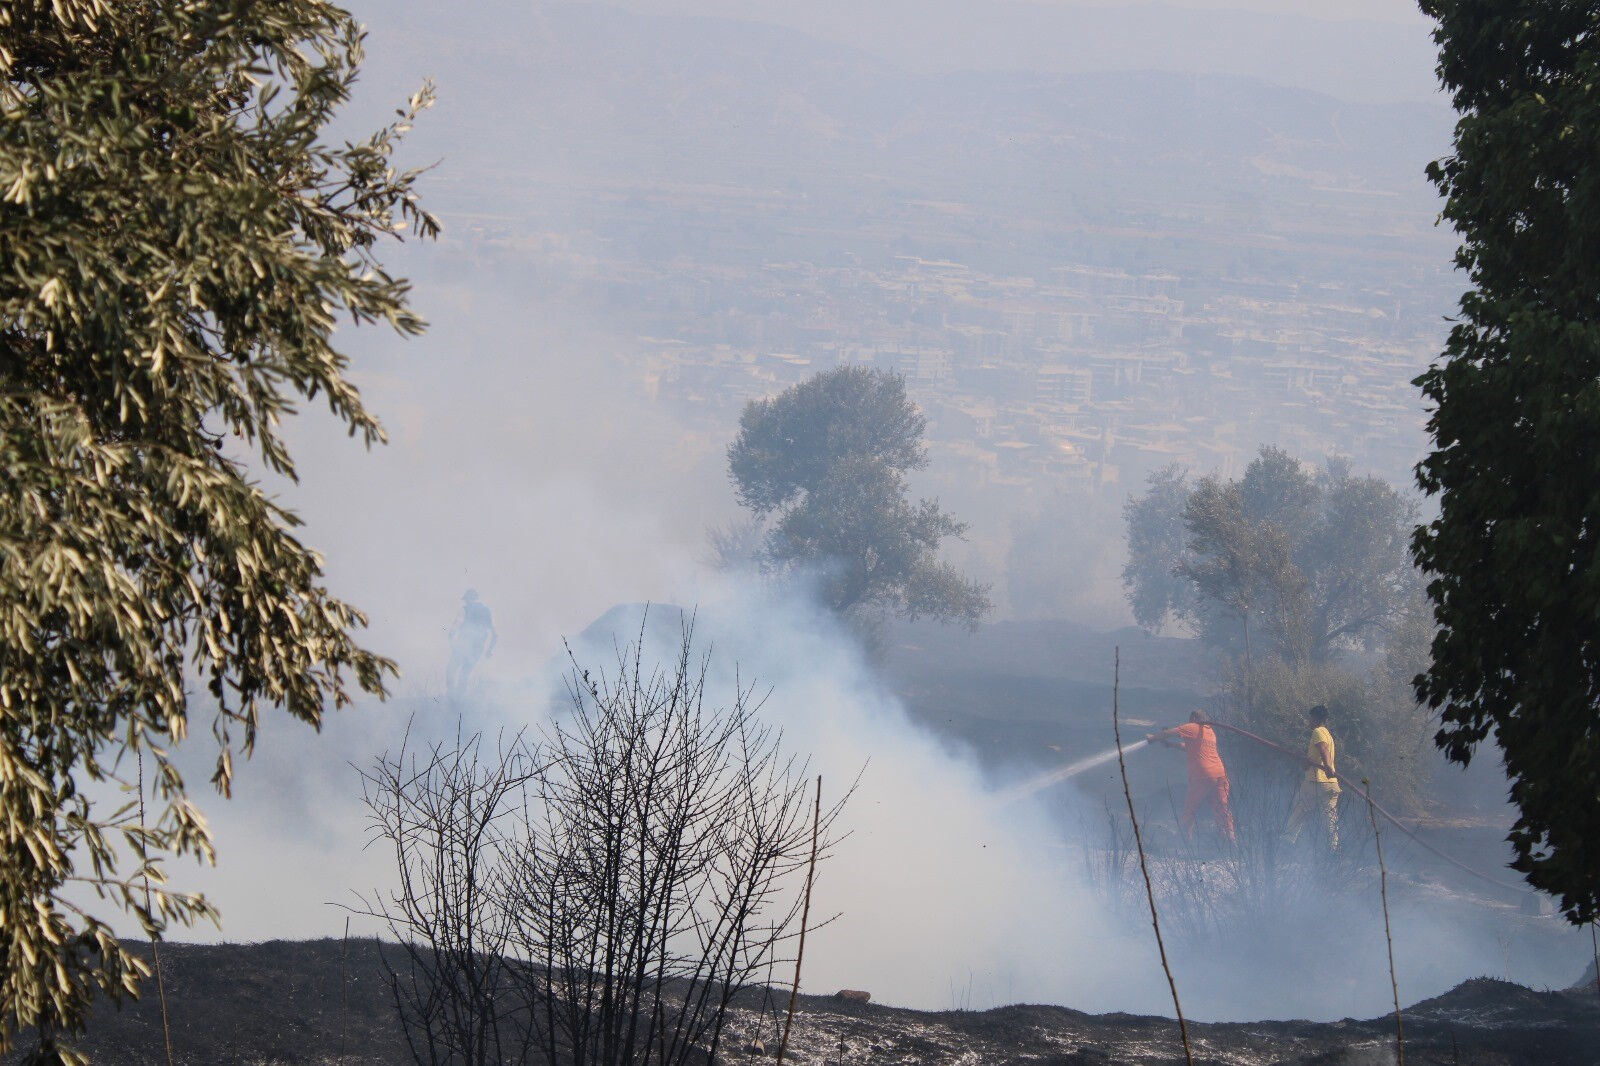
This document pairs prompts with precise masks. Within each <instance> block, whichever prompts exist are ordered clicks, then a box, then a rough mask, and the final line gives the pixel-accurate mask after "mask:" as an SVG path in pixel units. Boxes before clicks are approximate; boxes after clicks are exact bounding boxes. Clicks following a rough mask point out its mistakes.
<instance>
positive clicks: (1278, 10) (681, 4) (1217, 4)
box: [616, 0, 1428, 26]
mask: <svg viewBox="0 0 1600 1066" xmlns="http://www.w3.org/2000/svg"><path fill="white" fill-rule="evenodd" d="M616 6H618V7H626V8H630V9H632V10H635V11H649V12H653V13H657V14H672V15H717V16H721V17H727V18H747V19H760V20H762V21H767V20H771V21H775V22H783V23H795V22H800V21H803V20H806V19H820V20H826V19H831V18H834V17H837V15H839V14H840V13H841V12H842V11H844V10H850V11H855V12H860V13H865V14H873V13H879V14H889V13H897V12H909V11H913V10H914V11H916V12H917V13H918V14H919V15H920V16H921V17H925V18H944V19H949V20H951V21H958V20H966V19H982V18H985V17H989V16H991V15H992V14H993V13H994V11H995V10H996V9H1000V8H1011V9H1019V8H1041V9H1049V8H1077V9H1084V8H1088V9H1095V8H1120V9H1147V10H1153V9H1159V8H1160V7H1187V8H1204V9H1208V10H1216V11H1254V12H1259V13H1261V14H1268V15H1304V16H1309V17H1311V18H1316V19H1323V20H1327V21H1350V20H1357V19H1367V20H1371V21H1374V22H1392V23H1395V24H1398V25H1418V26H1422V25H1427V24H1428V19H1427V18H1426V17H1424V16H1423V14H1422V12H1421V10H1419V9H1418V7H1417V5H1416V4H1415V3H1412V2H1411V0H1337V2H1336V3H1333V4H1314V3H1307V2H1306V0H1168V2H1167V3H1165V4H1151V3H1149V2H1148V0H1122V2H1120V3H1119V2H1117V0H1110V2H1107V0H1096V2H1091V3H1083V2H1080V0H914V3H910V2H907V0H858V2H856V3H852V4H848V5H844V4H837V3H834V2H833V0H821V2H811V3H805V4H794V3H789V2H785V0H617V2H616Z"/></svg>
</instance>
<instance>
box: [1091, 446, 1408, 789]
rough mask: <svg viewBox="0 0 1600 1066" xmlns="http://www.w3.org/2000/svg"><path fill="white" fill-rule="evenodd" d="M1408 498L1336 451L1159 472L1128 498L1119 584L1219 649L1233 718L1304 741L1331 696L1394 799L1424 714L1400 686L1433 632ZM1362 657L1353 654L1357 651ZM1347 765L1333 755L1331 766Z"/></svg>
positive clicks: (1349, 751)
mask: <svg viewBox="0 0 1600 1066" xmlns="http://www.w3.org/2000/svg"><path fill="white" fill-rule="evenodd" d="M1414 516H1415V508H1414V506H1413V505H1412V504H1411V502H1410V501H1408V500H1406V499H1405V498H1404V497H1403V496H1401V495H1400V494H1399V493H1398V492H1396V491H1395V489H1394V488H1393V487H1392V486H1390V485H1388V484H1386V483H1385V482H1383V481H1382V480H1380V479H1378V478H1372V477H1359V476H1356V475H1355V474H1354V473H1352V472H1351V471H1350V469H1349V468H1348V466H1347V465H1346V464H1344V463H1342V462H1339V461H1330V462H1329V463H1328V465H1327V466H1326V467H1325V468H1324V469H1322V470H1320V471H1315V472H1313V471H1310V470H1307V469H1306V468H1305V467H1303V466H1302V465H1301V464H1300V463H1299V462H1298V461H1297V460H1296V459H1295V458H1294V457H1293V456H1291V455H1289V454H1288V453H1286V452H1284V451H1282V450H1281V449H1277V448H1263V449H1262V451H1261V453H1260V455H1259V456H1258V457H1257V458H1256V459H1255V460H1254V461H1252V462H1251V463H1250V465H1249V466H1248V467H1247V468H1246V469H1245V472H1244V474H1243V475H1242V476H1241V477H1240V478H1238V479H1237V480H1228V479H1223V478H1219V477H1206V478H1202V479H1200V480H1199V481H1198V482H1195V483H1194V484H1192V485H1191V484H1190V483H1189V482H1188V481H1187V479H1186V478H1185V477H1184V475H1183V474H1182V472H1181V471H1179V470H1177V469H1176V468H1168V469H1167V470H1163V471H1160V472H1158V473H1157V474H1155V475H1153V476H1152V477H1151V479H1150V481H1149V489H1148V491H1147V492H1146V493H1145V495H1143V496H1141V497H1136V498H1134V499H1132V500H1130V501H1129V502H1128V505H1127V507H1126V508H1125V509H1124V517H1125V519H1126V521H1127V526H1128V563H1127V565H1126V567H1125V568H1124V570H1123V584H1124V586H1125V587H1126V588H1127V590H1128V598H1129V601H1130V602H1131V603H1132V604H1133V607H1134V611H1135V617H1136V618H1137V619H1138V621H1139V622H1140V624H1141V625H1144V626H1146V627H1147V628H1156V627H1158V626H1160V625H1161V624H1163V623H1165V622H1166V621H1167V620H1168V619H1176V620H1177V621H1179V622H1181V623H1183V624H1185V625H1187V626H1189V627H1190V628H1191V629H1193V630H1194V632H1195V633H1196V634H1197V635H1198V636H1199V637H1200V638H1201V639H1202V640H1204V641H1205V642H1206V643H1208V644H1210V645H1212V646H1213V647H1215V648H1217V649H1218V650H1219V652H1221V653H1222V656H1223V662H1224V669H1223V675H1224V678H1225V685H1226V689H1227V693H1228V696H1229V700H1230V702H1231V704H1232V706H1231V708H1230V715H1231V716H1232V717H1233V718H1234V719H1235V720H1236V721H1237V722H1239V724H1241V725H1245V726H1247V727H1250V728H1253V729H1256V730H1258V731H1262V732H1264V733H1265V734H1267V735H1268V736H1271V737H1273V738H1276V739H1279V740H1281V741H1283V742H1284V743H1285V744H1286V745H1287V746H1289V747H1291V748H1296V747H1298V745H1299V743H1300V742H1301V738H1302V735H1303V734H1304V732H1305V724H1304V722H1305V710H1306V708H1307V707H1309V706H1311V705H1312V704H1316V703H1322V704H1326V705H1327V706H1328V707H1329V708H1330V710H1331V711H1332V712H1333V722H1332V726H1333V728H1334V729H1335V733H1336V735H1337V736H1338V738H1339V742H1340V751H1341V753H1343V754H1341V756H1340V758H1341V760H1344V758H1345V756H1346V755H1348V757H1349V765H1350V767H1351V768H1359V769H1360V770H1361V771H1362V773H1363V774H1364V775H1365V776H1369V777H1371V778H1372V780H1373V781H1375V782H1377V783H1378V784H1379V785H1380V787H1381V788H1382V789H1383V791H1384V792H1385V793H1386V794H1387V795H1388V796H1389V797H1390V798H1391V799H1394V800H1396V801H1399V802H1405V803H1410V802H1415V801H1416V800H1417V799H1418V798H1419V797H1418V789H1419V786H1420V784H1421V783H1422V782H1423V781H1424V780H1425V779H1426V774H1425V772H1424V770H1423V766H1424V762H1423V760H1422V758H1421V755H1420V750H1419V749H1420V745H1421V738H1422V737H1423V735H1424V733H1425V730H1426V728H1427V716H1426V714H1425V713H1424V711H1423V709H1422V708H1421V707H1419V706H1418V704H1417V701H1416V700H1415V699H1414V698H1413V696H1412V693H1411V691H1410V687H1409V683H1408V680H1407V679H1409V678H1410V677H1411V676H1413V675H1414V674H1415V673H1416V671H1417V670H1420V669H1422V668H1423V667H1424V666H1425V665H1426V662H1427V656H1426V643H1427V637H1428V635H1429V632H1428V628H1427V623H1426V612H1425V611H1424V610H1423V609H1422V607H1421V602H1420V590H1419V587H1418V585H1419V583H1418V579H1417V574H1416V572H1415V570H1414V569H1413V568H1412V566H1411V564H1410V561H1409V558H1408V556H1407V553H1406V544H1407V538H1408V536H1409V534H1410V531H1411V529H1412V528H1413V525H1414V523H1415V517H1414ZM1356 652H1360V653H1363V654H1365V655H1367V656H1369V657H1371V658H1370V662H1369V665H1367V666H1366V667H1359V666H1352V665H1350V664H1348V663H1347V661H1346V660H1347V659H1348V658H1349V657H1350V655H1351V653H1356ZM1341 768H1343V762H1341Z"/></svg>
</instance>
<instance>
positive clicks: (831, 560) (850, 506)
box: [728, 367, 989, 625]
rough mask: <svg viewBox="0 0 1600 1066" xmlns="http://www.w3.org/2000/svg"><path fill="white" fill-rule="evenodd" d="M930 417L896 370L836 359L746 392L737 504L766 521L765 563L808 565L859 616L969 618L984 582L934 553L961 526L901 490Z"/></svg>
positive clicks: (834, 606) (838, 603)
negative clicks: (767, 394) (795, 380)
mask: <svg viewBox="0 0 1600 1066" xmlns="http://www.w3.org/2000/svg"><path fill="white" fill-rule="evenodd" d="M926 427H927V421H926V420H925V419H924V418H923V417H922V414H921V413H920V412H919V411H918V410H917V408H916V406H915V405H914V404H913V403H911V401H910V399H908V398H907V396H906V391H905V382H904V381H903V380H902V379H901V378H900V377H899V376H898V375H895V374H889V373H885V372H883V371H879V370H872V369H869V368H864V367H840V368H839V369H837V370H831V371H828V372H826V373H822V374H818V375H816V376H815V377H812V378H809V379H808V380H806V381H803V382H801V383H800V384H798V385H795V386H793V387H792V388H789V389H786V390H784V391H783V392H782V393H780V394H779V395H777V396H775V397H772V398H770V399H765V400H753V401H751V402H750V403H749V404H748V405H747V406H746V407H745V409H744V414H743V416H742V417H741V418H740V420H739V435H738V437H737V438H736V439H735V440H734V442H733V444H732V445H731V446H730V447H729V448H728V472H729V475H730V477H731V478H732V480H733V484H734V487H735V489H736V491H737V493H738V497H739V502H740V503H741V504H743V505H744V506H745V507H747V508H748V509H749V510H750V511H751V512H752V514H754V516H755V517H756V518H757V519H760V520H762V521H763V522H766V523H768V525H767V529H766V535H765V537H764V539H763V541H762V547H761V552H762V561H763V562H764V563H765V564H766V565H768V566H769V567H773V568H777V569H780V570H800V571H804V572H805V574H806V575H807V577H809V578H810V579H812V580H814V581H815V582H816V585H817V590H818V595H819V596H820V598H821V601H822V603H823V604H824V605H825V606H827V607H828V608H830V609H831V610H832V611H834V612H835V613H836V614H839V615H843V616H851V617H854V618H858V619H868V620H870V619H871V618H873V617H881V616H883V615H896V616H898V617H901V618H907V619H916V618H924V617H927V618H936V619H940V620H944V621H956V622H963V623H966V624H968V625H975V624H976V623H977V622H978V620H979V619H980V618H982V617H983V615H984V614H985V613H986V612H987V611H988V609H989V598H988V595H987V592H986V590H985V589H984V588H983V587H982V586H981V585H978V584H977V583H975V582H973V581H970V580H968V579H967V578H965V577H963V576H962V575H961V574H960V573H958V572H957V571H956V570H955V568H954V567H952V566H950V565H949V564H948V563H945V562H941V561H940V560H939V559H938V558H937V557H936V555H935V553H936V552H937V550H938V548H939V544H940V543H941V542H942V541H943V540H945V539H946V538H947V537H960V536H961V534H962V533H963V532H964V531H965V529H966V526H965V525H964V524H962V523H960V522H958V521H956V520H955V519H954V518H952V517H951V516H950V515H949V514H947V513H945V512H944V511H943V510H941V509H940V507H939V504H938V502H937V501H935V500H926V499H925V500H920V501H917V502H916V503H913V502H911V500H910V499H909V498H908V493H909V486H908V484H907V481H906V475H907V473H908V472H909V471H912V470H920V469H922V468H923V467H925V466H927V465H928V456H927V450H926V448H925V447H924V446H923V443H922V434H923V431H924V429H925V428H926Z"/></svg>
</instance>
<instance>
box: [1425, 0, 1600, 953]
mask: <svg viewBox="0 0 1600 1066" xmlns="http://www.w3.org/2000/svg"><path fill="white" fill-rule="evenodd" d="M1422 8H1423V11H1424V12H1425V13H1427V14H1428V15H1430V16H1431V17H1432V18H1434V19H1435V20H1437V26H1436V28H1435V30H1434V40H1435V41H1436V42H1437V43H1438V45H1439V67H1438V70H1439V76H1440V79H1441V81H1442V82H1443V84H1444V86H1445V88H1446V89H1447V90H1449V92H1450V93H1451V95H1452V98H1453V100H1454V103H1455V107H1456V110H1457V111H1458V112H1459V115H1460V117H1459V120H1458V121H1457V123H1456V128H1455V140H1454V151H1453V153H1452V154H1451V155H1449V156H1448V157H1446V158H1444V159H1441V160H1439V161H1437V162H1435V163H1433V164H1432V165H1431V166H1430V167H1429V168H1428V175H1429V177H1430V178H1431V179H1432V181H1433V182H1434V184H1435V185H1437V186H1438V188H1439V191H1440V192H1441V193H1442V194H1443V195H1444V197H1445V204H1444V211H1443V217H1444V218H1446V219H1448V220H1449V221H1450V222H1451V223H1452V224H1453V225H1454V226H1455V228H1456V230H1457V231H1458V232H1459V233H1460V235H1461V238H1462V241H1461V245H1460V248H1459V250H1458V251H1457V253H1456V264H1457V266H1459V267H1460V268H1461V269H1462V270H1463V271H1465V272H1466V274H1467V276H1468V278H1469V279H1470V288H1469V289H1468V291H1467V292H1466V293H1465V294H1464V295H1463V296H1462V298H1461V309H1460V314H1459V315H1458V316H1457V317H1456V319H1455V325H1454V326H1453V327H1452V328H1451V330H1450V334H1449V339H1448V341H1447V342H1446V345H1445V349H1444V352H1443V354H1442V358H1441V359H1440V360H1439V361H1437V362H1436V363H1435V364H1434V365H1432V366H1431V367H1429V369H1428V370H1427V372H1426V373H1424V374H1423V375H1421V376H1420V377H1419V378H1417V380H1416V384H1417V385H1418V386H1420V388H1421V389H1422V393H1423V396H1424V397H1425V398H1426V400H1427V402H1428V403H1429V405H1430V407H1431V416H1430V418H1429V421H1428V430H1429V433H1430V434H1431V436H1432V440H1433V446H1432V450H1431V451H1430V453H1429V454H1428V455H1427V456H1426V457H1425V458H1424V459H1423V461H1422V462H1421V463H1420V464H1419V465H1418V467H1417V481H1418V484H1419V485H1420V486H1421V487H1422V490H1423V491H1424V492H1425V493H1427V494H1428V495H1430V496H1433V497H1435V498H1436V499H1437V501H1438V517H1437V518H1435V519H1434V520H1433V521H1431V522H1429V523H1427V524H1426V525H1425V526H1423V527H1422V528H1420V529H1419V530H1418V531H1417V535H1416V541H1415V545H1414V547H1415V555H1416V560H1417V565H1418V566H1419V567H1421V568H1422V570H1423V571H1425V572H1426V573H1427V574H1428V575H1429V576H1430V578H1431V580H1430V582H1429V584H1428V597H1429V599H1430V600H1431V601H1432V604H1433V611H1434V617H1435V620H1436V621H1437V623H1438V633H1437V636H1436V637H1435V639H1434V643H1433V662H1432V665H1431V667H1430V668H1429V669H1428V670H1427V671H1426V672H1424V673H1423V674H1421V675H1420V676H1419V677H1418V678H1417V680H1416V689H1417V694H1418V696H1419V698H1421V699H1424V700H1426V701H1427V703H1428V704H1429V705H1430V706H1431V707H1434V708H1437V709H1438V710H1439V714H1440V720H1441V723H1442V724H1441V728H1440V729H1439V732H1438V735H1437V737H1436V740H1437V742H1438V744H1439V746H1440V747H1441V748H1442V749H1443V750H1444V752H1445V754H1446V755H1447V756H1449V757H1450V758H1451V759H1453V760H1455V761H1457V762H1461V763H1466V762H1468V761H1469V760H1470V759H1471V758H1472V756H1473V753H1474V752H1475V751H1476V749H1477V747H1478V745H1480V744H1481V743H1483V742H1484V741H1485V740H1486V739H1488V738H1490V737H1493V738H1494V740H1495V742H1496V743H1497V744H1498V745H1499V747H1500V750H1501V752H1502V753H1503V755H1504V759H1505V767H1506V772H1507V775H1508V776H1509V778H1510V782H1511V798H1512V800H1513V802H1515V803H1516V805H1517V807H1518V809H1519V811H1520V815H1519V817H1518V819H1517V821H1516V823H1515V825H1514V826H1513V828H1512V831H1511V835H1510V840H1511V844H1512V847H1513V849H1514V851H1515V855H1516V858H1515V861H1514V863H1513V865H1514V866H1515V867H1516V869H1518V870H1520V871H1522V872H1523V873H1524V874H1525V875H1526V876H1527V879H1528V881H1529V883H1531V884H1532V885H1534V886H1535V887H1537V888H1541V889H1544V890H1546V891H1549V892H1551V893H1553V894H1555V895H1556V896H1558V897H1559V898H1560V901H1561V906H1562V909H1563V910H1564V912H1565V913H1566V915H1567V917H1568V918H1570V919H1571V920H1573V921H1574V922H1588V921H1593V920H1595V919H1596V918H1597V917H1600V625H1597V624H1596V623H1597V620H1600V256H1597V249H1600V170H1597V168H1596V166H1595V159H1596V153H1597V151H1600V10H1597V9H1596V8H1595V7H1594V6H1593V5H1591V4H1571V3H1560V2H1556V0H1521V2H1517V3H1507V4H1482V3H1465V2H1461V0H1423V3H1422Z"/></svg>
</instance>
